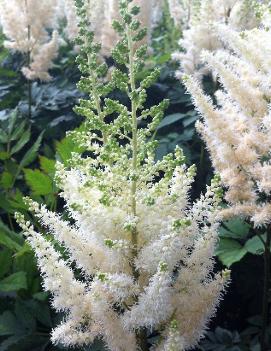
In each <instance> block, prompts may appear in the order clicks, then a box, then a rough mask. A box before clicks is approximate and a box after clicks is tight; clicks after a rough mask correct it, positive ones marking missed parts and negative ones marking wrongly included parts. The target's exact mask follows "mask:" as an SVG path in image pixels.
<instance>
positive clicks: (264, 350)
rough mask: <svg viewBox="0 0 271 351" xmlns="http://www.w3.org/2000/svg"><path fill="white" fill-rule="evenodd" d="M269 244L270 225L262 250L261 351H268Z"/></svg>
mask: <svg viewBox="0 0 271 351" xmlns="http://www.w3.org/2000/svg"><path fill="white" fill-rule="evenodd" d="M270 244H271V225H269V226H268V228H267V232H266V241H265V248H264V284H263V300H262V323H263V324H262V333H261V339H260V343H261V351H267V350H268V340H267V339H268V338H267V328H268V314H269V301H268V300H269V283H270Z"/></svg>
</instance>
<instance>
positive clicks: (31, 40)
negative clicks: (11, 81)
mask: <svg viewBox="0 0 271 351" xmlns="http://www.w3.org/2000/svg"><path fill="white" fill-rule="evenodd" d="M56 9H57V0H46V1H37V0H24V1H23V0H0V24H1V27H2V29H3V33H4V34H5V36H6V37H7V40H6V41H5V42H4V45H5V47H7V48H9V49H12V50H14V51H19V52H21V53H23V54H26V56H27V57H28V59H27V64H26V65H25V66H24V67H23V68H22V72H23V74H24V75H25V77H26V78H27V79H28V80H35V79H40V80H42V81H48V80H50V79H51V76H50V74H49V73H48V70H49V69H50V68H51V66H52V61H53V59H54V58H55V57H56V56H57V53H58V48H59V38H58V32H57V27H58V25H57V11H56ZM50 30H53V33H52V36H50V34H49V32H50Z"/></svg>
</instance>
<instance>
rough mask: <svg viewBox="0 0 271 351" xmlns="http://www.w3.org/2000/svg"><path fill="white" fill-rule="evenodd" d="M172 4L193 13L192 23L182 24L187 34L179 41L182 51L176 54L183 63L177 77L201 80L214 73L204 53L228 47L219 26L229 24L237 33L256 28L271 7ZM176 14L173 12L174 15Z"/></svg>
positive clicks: (246, 1) (249, 2)
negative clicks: (218, 34) (220, 35)
mask: <svg viewBox="0 0 271 351" xmlns="http://www.w3.org/2000/svg"><path fill="white" fill-rule="evenodd" d="M171 3H175V6H174V8H176V9H178V8H179V9H183V8H186V11H187V12H188V13H189V22H188V24H186V25H184V24H183V23H182V22H181V21H179V23H178V25H179V26H181V28H183V29H184V31H183V38H181V39H180V41H179V45H180V48H181V51H179V52H175V53H173V55H172V58H173V59H174V60H175V61H177V62H179V64H180V70H178V71H177V72H176V76H177V77H178V78H181V77H182V75H183V74H194V75H195V76H196V77H197V78H198V79H199V80H200V79H201V78H202V76H203V75H205V74H207V73H209V72H210V71H209V69H208V67H206V65H204V64H203V62H202V60H201V52H202V51H203V50H208V51H212V52H215V51H216V50H219V49H222V48H223V46H224V45H225V42H224V43H223V42H221V40H219V37H218V36H217V35H216V29H215V24H218V23H220V24H225V25H227V26H229V28H232V29H234V30H237V31H243V30H246V29H252V28H256V27H258V26H259V25H260V23H261V20H262V18H263V15H264V13H266V12H267V11H266V10H267V6H266V5H265V4H261V3H259V2H258V1H255V0H201V1H198V0H194V1H192V2H188V3H189V6H187V5H186V6H184V3H185V1H184V0H183V1H181V0H169V4H171ZM177 3H179V6H178V5H177ZM180 3H181V4H180ZM171 6H172V5H171ZM176 11H177V10H174V9H173V10H172V13H177V12H176ZM179 11H180V10H179ZM187 16H188V15H186V17H187ZM173 18H175V17H174V16H173ZM182 18H184V17H182ZM175 21H176V22H177V19H175Z"/></svg>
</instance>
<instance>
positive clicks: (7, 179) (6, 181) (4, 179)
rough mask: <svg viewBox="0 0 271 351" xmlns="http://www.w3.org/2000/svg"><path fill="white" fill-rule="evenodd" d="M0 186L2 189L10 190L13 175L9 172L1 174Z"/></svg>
mask: <svg viewBox="0 0 271 351" xmlns="http://www.w3.org/2000/svg"><path fill="white" fill-rule="evenodd" d="M0 184H1V186H2V187H3V188H4V189H10V188H11V187H12V185H13V175H12V174H11V173H9V172H3V173H2V176H1V180H0Z"/></svg>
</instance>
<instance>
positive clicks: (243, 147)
mask: <svg viewBox="0 0 271 351" xmlns="http://www.w3.org/2000/svg"><path fill="white" fill-rule="evenodd" d="M269 24H270V22H269ZM266 25H267V23H266ZM216 29H217V33H218V34H219V37H220V38H221V40H223V42H224V43H225V44H226V46H228V47H229V48H230V51H225V50H224V51H218V52H217V53H215V54H213V53H210V52H203V54H202V56H203V59H204V61H206V62H207V64H208V66H209V68H210V69H212V70H213V71H214V72H215V74H217V75H218V77H219V81H220V84H221V89H219V90H218V91H217V93H216V96H215V98H216V99H215V100H216V102H217V103H216V104H214V102H213V101H212V100H211V99H210V98H209V97H208V96H206V95H205V94H204V93H203V91H202V89H201V88H200V86H199V84H198V82H197V81H196V80H195V79H193V78H191V77H186V78H185V84H186V86H187V88H188V90H189V92H190V93H191V94H192V96H193V99H194V102H195V105H196V106H197V107H198V110H199V112H200V113H201V114H202V117H203V119H202V121H201V122H199V123H198V130H199V132H200V133H201V135H202V137H203V139H204V140H205V142H206V145H207V147H208V150H209V153H210V155H211V158H212V163H213V166H214V168H215V171H216V172H218V173H219V174H220V176H221V180H222V184H223V185H224V186H225V188H226V194H225V200H227V202H228V204H229V206H228V208H226V209H224V210H223V211H222V215H223V217H224V218H225V219H226V218H229V217H232V216H242V217H243V218H245V219H246V220H247V221H249V222H250V223H251V224H252V225H253V226H254V227H255V234H256V235H258V238H259V240H261V242H262V247H263V248H264V262H265V270H264V285H263V314H262V336H261V349H262V350H267V349H268V347H267V333H268V332H267V322H268V300H269V298H268V291H269V289H270V288H269V282H270V246H271V225H270V223H271V203H270V192H271V161H270V150H271V139H270V133H271V130H270V126H271V123H270V122H271V112H270V102H271V90H270V77H271V71H270V53H271V45H270V39H271V34H270V28H269V27H268V26H266V27H265V28H264V27H263V28H261V29H253V30H250V31H245V32H242V33H238V32H236V31H233V30H230V29H229V28H228V27H225V26H221V25H220V26H219V25H218V26H216Z"/></svg>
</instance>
